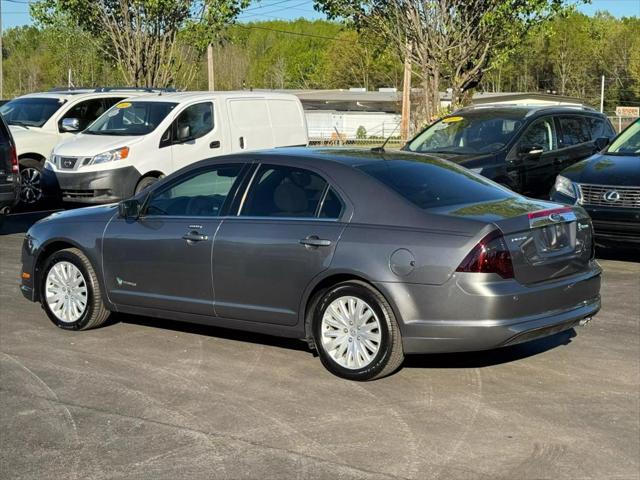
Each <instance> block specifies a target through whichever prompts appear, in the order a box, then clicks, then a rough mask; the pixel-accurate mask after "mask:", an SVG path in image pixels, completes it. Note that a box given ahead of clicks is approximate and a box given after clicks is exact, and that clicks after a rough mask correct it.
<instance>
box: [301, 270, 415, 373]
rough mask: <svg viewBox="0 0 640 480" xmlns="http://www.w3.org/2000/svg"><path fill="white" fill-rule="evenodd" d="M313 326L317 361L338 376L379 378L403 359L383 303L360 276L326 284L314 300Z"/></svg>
mask: <svg viewBox="0 0 640 480" xmlns="http://www.w3.org/2000/svg"><path fill="white" fill-rule="evenodd" d="M313 326H314V336H315V344H316V347H317V349H318V353H319V356H320V360H321V361H322V364H323V365H324V366H325V367H326V368H327V369H328V370H329V371H330V372H332V373H333V374H335V375H337V376H339V377H342V378H346V379H349V380H359V381H365V380H374V379H377V378H382V377H384V376H387V375H390V374H391V373H393V372H394V371H395V370H397V369H398V368H399V367H400V365H401V364H402V361H403V360H404V353H403V351H402V338H401V335H400V330H399V328H398V324H397V322H396V319H395V316H394V314H393V311H392V310H391V307H390V306H389V303H388V302H387V301H386V299H385V298H384V297H383V296H382V295H381V294H380V293H379V292H378V291H377V290H375V289H373V288H372V287H370V286H369V285H368V284H366V283H364V282H358V281H349V282H344V283H340V284H338V285H336V286H334V287H332V288H330V289H329V290H328V291H327V292H326V293H325V294H324V295H323V296H322V298H321V299H320V301H319V302H318V304H317V307H316V311H315V314H314V324H313Z"/></svg>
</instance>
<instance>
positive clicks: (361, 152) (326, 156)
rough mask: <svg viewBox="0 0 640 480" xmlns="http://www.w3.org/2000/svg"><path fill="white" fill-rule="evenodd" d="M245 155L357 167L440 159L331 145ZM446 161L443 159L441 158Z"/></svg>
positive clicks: (403, 152)
mask: <svg viewBox="0 0 640 480" xmlns="http://www.w3.org/2000/svg"><path fill="white" fill-rule="evenodd" d="M245 155H251V156H254V157H267V158H268V157H275V158H293V159H295V160H296V161H302V162H304V161H305V160H307V161H311V163H318V162H335V163H340V164H343V165H349V166H352V167H359V166H362V165H367V164H370V163H375V162H380V161H389V160H406V161H411V162H421V163H424V162H425V161H433V160H438V161H440V160H441V159H439V158H437V157H430V156H428V155H423V154H416V153H411V152H405V151H401V150H391V149H390V150H385V151H383V152H374V151H371V150H370V149H368V148H336V147H334V148H331V147H316V148H308V147H286V148H274V149H271V150H262V151H257V152H250V153H247V154H245ZM442 161H443V162H446V161H445V160H442Z"/></svg>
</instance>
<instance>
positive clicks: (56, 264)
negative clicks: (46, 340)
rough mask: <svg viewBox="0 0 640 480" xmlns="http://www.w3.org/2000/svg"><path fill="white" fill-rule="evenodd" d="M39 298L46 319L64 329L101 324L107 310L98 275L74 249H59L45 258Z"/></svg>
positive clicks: (106, 314) (81, 254)
mask: <svg viewBox="0 0 640 480" xmlns="http://www.w3.org/2000/svg"><path fill="white" fill-rule="evenodd" d="M42 272H43V275H42V280H41V282H40V300H41V302H42V307H43V308H44V310H45V312H47V315H48V316H49V319H51V321H52V322H53V323H54V324H55V325H56V326H58V327H60V328H63V329H65V330H88V329H90V328H96V327H99V326H100V325H102V324H103V323H104V322H105V321H106V320H107V318H108V317H109V314H110V313H111V312H110V311H109V310H107V308H106V307H105V305H104V302H103V300H102V294H101V293H100V286H99V284H98V277H97V276H96V272H95V270H94V269H93V267H92V266H91V262H89V259H88V258H87V257H86V256H85V255H84V253H82V252H81V251H80V250H78V249H77V248H69V249H66V250H59V251H57V252H55V253H53V254H52V255H51V256H50V257H49V258H47V260H46V261H45V264H44V268H43V269H42Z"/></svg>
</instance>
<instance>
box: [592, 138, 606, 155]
mask: <svg viewBox="0 0 640 480" xmlns="http://www.w3.org/2000/svg"><path fill="white" fill-rule="evenodd" d="M593 145H594V146H595V147H596V150H597V151H598V152H599V151H600V150H604V149H605V148H606V147H607V145H609V139H608V138H607V137H598V138H596V139H595V140H594V142H593Z"/></svg>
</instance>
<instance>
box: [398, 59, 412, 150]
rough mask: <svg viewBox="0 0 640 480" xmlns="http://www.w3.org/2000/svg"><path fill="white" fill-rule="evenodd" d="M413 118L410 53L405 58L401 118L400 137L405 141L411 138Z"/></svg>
mask: <svg viewBox="0 0 640 480" xmlns="http://www.w3.org/2000/svg"><path fill="white" fill-rule="evenodd" d="M410 120H411V59H410V58H409V54H407V56H406V57H405V59H404V78H403V80H402V117H401V119H400V137H401V138H402V141H403V142H406V141H407V140H408V138H409V123H410Z"/></svg>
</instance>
